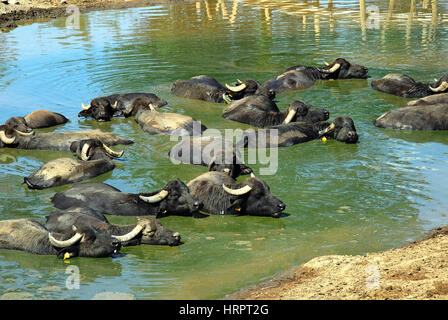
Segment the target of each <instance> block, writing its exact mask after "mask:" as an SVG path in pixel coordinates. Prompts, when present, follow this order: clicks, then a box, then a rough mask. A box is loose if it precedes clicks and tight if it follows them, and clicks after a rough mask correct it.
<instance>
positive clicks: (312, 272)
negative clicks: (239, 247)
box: [225, 226, 448, 300]
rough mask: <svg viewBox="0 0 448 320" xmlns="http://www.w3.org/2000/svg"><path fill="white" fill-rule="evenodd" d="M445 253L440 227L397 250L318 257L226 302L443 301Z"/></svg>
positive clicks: (447, 290)
mask: <svg viewBox="0 0 448 320" xmlns="http://www.w3.org/2000/svg"><path fill="white" fill-rule="evenodd" d="M447 252H448V226H445V227H442V228H438V229H435V230H433V231H431V232H430V233H429V234H428V235H426V236H425V237H423V238H422V239H421V240H419V241H415V242H413V243H411V244H409V245H406V246H404V247H401V248H396V249H391V250H387V251H384V252H379V253H369V254H366V255H357V256H346V255H331V256H321V257H317V258H314V259H312V260H310V261H309V262H307V263H305V264H302V265H300V266H298V267H294V268H291V269H289V270H287V271H285V272H282V273H281V274H278V275H276V276H274V277H273V278H272V279H270V280H268V281H265V282H263V283H260V284H258V285H255V286H251V287H248V288H245V289H242V290H240V291H239V292H236V293H234V294H231V295H228V296H226V297H225V299H232V300H234V299H235V300H445V299H448V255H447Z"/></svg>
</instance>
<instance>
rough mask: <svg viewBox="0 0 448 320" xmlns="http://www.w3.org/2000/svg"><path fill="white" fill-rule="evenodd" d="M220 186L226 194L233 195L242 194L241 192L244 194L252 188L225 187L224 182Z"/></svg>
mask: <svg viewBox="0 0 448 320" xmlns="http://www.w3.org/2000/svg"><path fill="white" fill-rule="evenodd" d="M222 188H223V189H224V191H225V192H227V193H228V194H231V195H234V196H242V195H243V194H246V193H248V192H249V191H250V190H252V188H251V187H250V186H244V187H242V188H239V189H230V188H227V187H226V186H225V185H224V183H223V184H222Z"/></svg>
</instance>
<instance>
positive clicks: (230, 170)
mask: <svg viewBox="0 0 448 320" xmlns="http://www.w3.org/2000/svg"><path fill="white" fill-rule="evenodd" d="M169 157H170V159H171V160H174V161H179V162H181V163H188V164H196V165H201V166H205V167H207V168H208V170H209V171H222V172H225V173H227V174H228V175H229V176H231V177H232V178H235V179H236V178H237V177H238V176H240V175H245V174H250V173H251V172H252V169H251V168H249V167H248V166H246V165H245V164H244V163H243V160H242V157H241V154H240V152H239V150H238V149H237V147H236V146H235V144H234V143H233V142H232V141H230V140H226V139H223V138H220V137H213V136H202V137H194V138H191V139H186V140H182V141H181V142H179V143H178V144H176V145H175V146H174V147H173V148H172V149H171V150H170V152H169Z"/></svg>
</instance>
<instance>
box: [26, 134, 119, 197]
mask: <svg viewBox="0 0 448 320" xmlns="http://www.w3.org/2000/svg"><path fill="white" fill-rule="evenodd" d="M70 149H71V151H72V152H74V153H75V154H76V155H77V157H78V159H79V160H76V159H72V158H59V159H55V160H51V161H48V162H47V163H45V164H43V165H42V166H41V167H40V168H39V169H37V170H36V171H34V172H33V173H32V174H31V175H29V176H28V177H25V178H24V182H25V183H26V184H27V186H28V188H30V189H39V190H41V189H45V188H51V187H56V186H61V185H65V184H69V183H75V182H79V181H82V180H85V179H90V178H93V177H96V176H99V175H100V174H103V173H106V172H108V171H110V170H113V169H114V168H115V164H114V163H113V161H112V159H113V158H119V157H121V156H122V155H123V151H121V152H115V151H113V150H112V149H110V148H109V147H108V146H106V145H105V144H104V143H102V142H101V141H100V140H98V139H88V140H81V141H75V142H73V143H72V145H71V146H70Z"/></svg>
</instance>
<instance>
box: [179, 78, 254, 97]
mask: <svg viewBox="0 0 448 320" xmlns="http://www.w3.org/2000/svg"><path fill="white" fill-rule="evenodd" d="M258 88H259V84H258V82H257V81H255V80H252V79H247V80H245V81H240V80H238V83H237V84H236V85H235V86H230V85H227V84H226V85H225V86H223V85H222V84H221V83H219V82H218V81H217V80H216V79H214V78H211V77H208V76H204V75H200V76H196V77H193V78H190V79H188V80H177V81H175V82H174V83H173V85H172V87H171V93H172V94H174V95H176V96H179V97H183V98H189V99H198V100H204V101H209V102H218V103H224V102H226V100H229V99H230V100H237V99H241V98H243V97H244V96H246V95H251V94H254V93H255V92H256V91H257V89H258Z"/></svg>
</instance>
